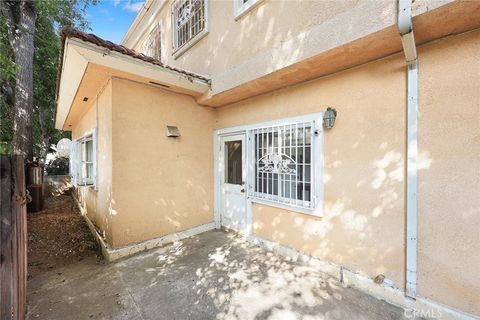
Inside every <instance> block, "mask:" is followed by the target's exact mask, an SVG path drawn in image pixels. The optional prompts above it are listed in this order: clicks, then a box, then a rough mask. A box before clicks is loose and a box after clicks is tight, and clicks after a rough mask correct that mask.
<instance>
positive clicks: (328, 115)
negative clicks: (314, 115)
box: [323, 107, 337, 129]
mask: <svg viewBox="0 0 480 320" xmlns="http://www.w3.org/2000/svg"><path fill="white" fill-rule="evenodd" d="M336 118H337V110H335V109H333V108H330V107H328V108H327V110H326V111H325V113H324V114H323V127H324V128H325V129H331V128H333V125H334V124H335V119H336Z"/></svg>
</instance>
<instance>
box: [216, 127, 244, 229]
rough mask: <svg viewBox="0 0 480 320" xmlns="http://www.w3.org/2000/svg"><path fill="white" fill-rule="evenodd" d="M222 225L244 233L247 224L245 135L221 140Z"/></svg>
mask: <svg viewBox="0 0 480 320" xmlns="http://www.w3.org/2000/svg"><path fill="white" fill-rule="evenodd" d="M220 155H221V156H220V158H221V159H220V161H221V163H220V168H221V175H220V177H221V190H222V213H221V220H222V225H223V226H225V227H227V228H229V229H233V230H235V231H237V232H243V231H244V229H245V224H246V200H247V198H246V192H245V179H246V164H245V134H238V135H231V136H226V137H221V138H220Z"/></svg>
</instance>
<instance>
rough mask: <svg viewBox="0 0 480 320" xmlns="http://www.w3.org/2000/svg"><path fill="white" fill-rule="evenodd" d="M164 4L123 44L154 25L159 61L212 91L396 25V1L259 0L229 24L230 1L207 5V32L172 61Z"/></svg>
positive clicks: (428, 6)
mask: <svg viewBox="0 0 480 320" xmlns="http://www.w3.org/2000/svg"><path fill="white" fill-rule="evenodd" d="M167 2H168V3H167V4H166V5H165V6H163V8H162V9H161V10H160V12H158V13H154V12H147V14H146V18H145V21H148V22H149V27H147V28H146V30H145V31H144V32H143V33H142V36H140V37H138V41H137V42H136V43H130V42H131V41H128V44H127V46H129V47H132V48H134V49H135V50H138V51H140V50H141V47H142V45H143V43H144V41H145V38H146V37H147V36H148V34H149V32H150V30H151V29H152V28H153V26H154V25H155V24H157V23H160V25H161V28H162V61H164V62H165V63H167V64H169V65H173V66H176V67H180V68H185V69H187V70H192V71H195V72H198V73H200V74H204V75H208V76H210V77H211V78H212V79H213V82H212V90H213V92H214V93H218V92H223V91H225V90H228V89H231V88H234V87H236V86H238V85H240V84H242V83H245V82H248V81H251V80H253V79H256V78H258V77H261V76H264V75H266V74H270V73H272V72H274V71H276V70H279V69H282V68H285V67H287V66H291V65H293V64H295V63H297V62H299V61H302V60H304V59H307V58H310V57H312V56H315V55H318V54H320V53H323V52H327V51H328V50H331V49H333V48H336V47H340V46H342V45H344V44H347V43H350V42H352V41H354V40H357V39H360V38H363V37H365V36H367V35H371V34H373V33H375V32H378V31H380V30H383V29H386V28H389V27H392V26H393V27H395V24H396V21H397V1H396V0H387V1H365V0H348V1H304V0H297V1H272V0H264V1H262V2H261V3H260V4H259V5H258V6H257V7H255V8H254V9H253V10H251V11H250V12H248V13H247V14H245V15H244V16H243V17H241V18H240V19H238V20H235V16H234V8H233V1H208V11H209V14H208V17H209V34H208V35H207V36H206V37H204V38H203V39H201V40H200V41H199V42H198V43H196V44H195V45H193V46H192V47H191V48H190V49H188V50H187V51H185V52H184V53H183V54H182V55H181V56H180V57H178V58H175V57H174V56H173V55H172V39H171V38H172V30H171V9H170V7H171V2H172V1H167ZM449 2H451V1H449V0H443V1H430V0H421V1H416V2H415V5H414V8H413V14H414V15H419V14H422V13H425V12H427V11H431V10H433V9H436V8H438V7H439V6H442V5H445V4H447V3H449ZM372 17H374V19H373V18H372ZM133 38H135V39H137V37H133ZM395 41H398V42H399V39H398V38H396V39H395ZM359 54H361V53H359Z"/></svg>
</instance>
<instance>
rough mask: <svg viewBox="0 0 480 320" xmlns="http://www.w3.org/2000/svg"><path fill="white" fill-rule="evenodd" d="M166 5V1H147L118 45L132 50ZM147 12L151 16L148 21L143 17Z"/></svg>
mask: <svg viewBox="0 0 480 320" xmlns="http://www.w3.org/2000/svg"><path fill="white" fill-rule="evenodd" d="M167 3H168V1H166V0H153V1H152V0H150V1H147V2H146V3H145V5H144V7H143V8H142V11H141V12H140V13H139V15H138V16H137V17H136V18H135V20H134V21H133V23H132V24H131V26H130V28H129V29H128V31H127V33H126V34H125V36H124V37H123V39H122V41H121V42H120V44H121V45H123V46H125V47H127V48H133V47H134V46H135V45H136V44H137V43H138V41H139V40H140V38H141V37H142V35H143V33H144V32H145V30H146V29H147V28H148V26H150V25H151V24H152V23H153V20H154V19H155V18H156V16H157V14H158V12H160V10H162V8H163V6H164V5H166V4H167ZM149 12H152V14H151V15H150V17H149V18H148V19H146V18H145V16H146V15H147V13H149Z"/></svg>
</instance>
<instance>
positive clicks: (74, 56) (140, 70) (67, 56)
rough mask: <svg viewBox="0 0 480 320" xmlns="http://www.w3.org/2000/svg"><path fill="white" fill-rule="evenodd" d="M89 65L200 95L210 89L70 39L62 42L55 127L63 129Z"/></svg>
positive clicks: (182, 77) (127, 57)
mask: <svg viewBox="0 0 480 320" xmlns="http://www.w3.org/2000/svg"><path fill="white" fill-rule="evenodd" d="M90 62H91V63H95V64H99V65H102V66H105V67H109V68H112V69H116V70H119V71H124V72H128V73H131V74H134V75H137V76H141V77H145V78H148V79H151V80H152V81H155V82H159V83H164V84H167V85H171V86H175V87H179V88H183V89H186V90H190V91H192V92H196V93H198V94H203V93H205V92H206V91H208V90H209V89H210V85H209V84H207V83H206V82H205V81H202V80H199V79H196V78H194V77H190V76H188V75H184V74H181V73H179V72H176V71H173V70H169V69H167V68H162V67H161V66H155V65H153V64H151V63H149V62H145V61H141V60H139V59H136V58H133V57H130V56H127V55H124V54H121V53H119V52H115V51H110V50H108V49H106V48H102V47H99V46H96V45H94V44H91V43H89V42H85V41H82V40H79V39H75V38H69V39H67V40H66V41H65V49H64V57H63V64H62V73H61V78H60V84H59V85H60V88H59V94H58V101H57V114H56V118H55V128H57V129H63V126H64V123H65V120H66V118H67V116H68V113H69V112H70V108H71V106H72V103H73V100H74V99H75V95H76V93H77V90H78V87H79V86H80V83H81V81H82V78H83V75H84V74H85V71H86V69H87V66H88V63H90Z"/></svg>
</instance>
